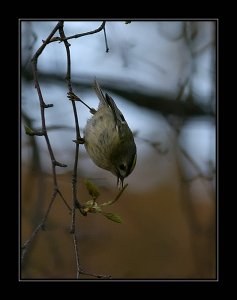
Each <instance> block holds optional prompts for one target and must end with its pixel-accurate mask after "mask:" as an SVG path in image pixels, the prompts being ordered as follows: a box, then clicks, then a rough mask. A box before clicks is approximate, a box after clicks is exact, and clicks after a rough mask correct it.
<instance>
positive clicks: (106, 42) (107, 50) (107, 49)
mask: <svg viewBox="0 0 237 300" xmlns="http://www.w3.org/2000/svg"><path fill="white" fill-rule="evenodd" d="M103 30H104V37H105V47H106V50H105V52H107V53H108V52H109V46H108V41H107V36H106V30H105V26H104V28H103Z"/></svg>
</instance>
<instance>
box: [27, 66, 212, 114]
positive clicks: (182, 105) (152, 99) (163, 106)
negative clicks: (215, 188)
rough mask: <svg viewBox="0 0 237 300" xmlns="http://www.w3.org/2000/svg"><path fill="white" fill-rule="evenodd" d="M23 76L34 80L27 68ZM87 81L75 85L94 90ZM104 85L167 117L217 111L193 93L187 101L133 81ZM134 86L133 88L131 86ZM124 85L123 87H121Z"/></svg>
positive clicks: (57, 78) (44, 76)
mask: <svg viewBox="0 0 237 300" xmlns="http://www.w3.org/2000/svg"><path fill="white" fill-rule="evenodd" d="M22 76H23V77H24V79H26V80H27V81H31V80H32V74H31V73H30V72H29V71H27V70H25V71H23V72H22ZM39 78H40V80H42V82H45V83H49V82H52V83H54V84H60V85H61V84H63V79H62V76H61V75H57V74H54V73H51V74H50V73H45V72H41V73H40V74H39ZM84 78H85V81H84V82H80V81H78V80H77V81H73V80H72V84H73V86H74V87H77V88H78V87H80V89H81V90H82V89H83V88H84V89H85V90H90V91H91V90H92V86H91V77H87V78H86V76H84ZM118 84H119V87H118ZM103 86H104V88H105V89H107V91H110V92H112V93H115V94H116V95H118V96H121V97H124V98H125V99H127V100H128V101H130V102H132V103H134V104H136V105H138V106H141V107H145V108H148V109H150V110H152V111H157V112H159V113H161V114H162V115H163V116H165V117H167V116H169V115H175V116H180V117H184V118H192V117H196V116H210V117H215V113H214V112H213V111H212V110H211V109H210V105H207V104H204V101H198V102H197V101H196V100H195V98H194V97H193V95H188V96H187V97H186V98H185V101H175V97H168V96H166V95H160V94H157V95H149V94H145V93H143V92H141V91H140V89H139V90H138V89H137V88H136V86H135V85H134V84H133V83H130V82H127V81H124V82H122V81H120V82H118V81H112V80H108V79H104V80H103ZM132 86H133V88H131V87H132ZM121 87H123V88H121ZM208 102H209V101H208Z"/></svg>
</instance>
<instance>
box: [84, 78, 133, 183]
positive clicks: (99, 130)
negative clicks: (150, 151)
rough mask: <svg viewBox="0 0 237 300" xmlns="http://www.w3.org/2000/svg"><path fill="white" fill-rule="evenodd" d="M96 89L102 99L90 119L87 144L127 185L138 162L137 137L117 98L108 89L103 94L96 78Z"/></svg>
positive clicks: (95, 159) (96, 159) (94, 156)
mask: <svg viewBox="0 0 237 300" xmlns="http://www.w3.org/2000/svg"><path fill="white" fill-rule="evenodd" d="M94 89H95V92H96V94H97V96H98V98H99V100H100V103H99V106H98V109H97V111H95V110H94V111H93V116H92V117H91V118H90V119H89V120H88V121H87V124H86V127H85V133H84V140H85V148H86V150H87V153H88V154H89V156H90V158H91V159H92V161H93V162H94V163H95V164H96V165H97V166H98V167H100V168H102V169H105V170H108V171H110V172H112V173H113V174H114V175H115V176H116V177H117V185H118V186H119V187H123V180H124V178H125V177H127V176H128V175H129V174H131V172H132V171H133V169H134V167H135V165H136V157H137V154H136V152H137V151H136V144H135V142H134V137H133V134H132V131H131V130H130V128H129V127H128V124H127V122H126V120H125V118H124V116H123V114H122V113H121V111H120V110H119V109H118V107H117V106H116V104H115V102H114V100H113V99H112V97H111V96H109V95H108V94H107V93H105V95H104V94H103V92H102V90H101V88H100V86H99V83H98V82H97V80H96V79H95V81H94Z"/></svg>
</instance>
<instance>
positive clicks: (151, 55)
mask: <svg viewBox="0 0 237 300" xmlns="http://www.w3.org/2000/svg"><path fill="white" fill-rule="evenodd" d="M56 24H57V21H50V22H49V21H21V22H20V29H21V31H20V32H21V45H20V48H21V49H20V50H21V72H20V75H21V117H22V118H21V215H20V217H21V218H20V219H21V244H23V243H24V242H25V241H26V240H27V239H28V238H29V236H30V234H31V233H32V231H33V230H34V229H35V227H36V226H37V225H38V224H39V222H40V220H41V219H42V217H43V215H44V213H45V211H46V209H47V207H48V205H49V202H50V198H51V194H52V191H53V179H52V174H51V170H52V168H51V161H50V157H49V154H48V150H47V147H46V143H45V140H44V138H43V137H39V136H33V137H31V136H28V135H26V134H25V131H24V126H25V125H26V126H28V127H30V128H32V129H34V130H40V129H41V117H40V106H39V100H38V95H37V91H36V89H35V88H34V80H33V74H32V68H31V62H30V60H31V58H32V56H33V55H34V53H35V52H36V50H37V49H38V48H39V47H40V46H41V44H42V40H45V39H46V38H47V36H48V35H49V33H50V32H51V31H52V30H53V28H54V27H55V26H56ZM100 25H101V22H96V21H76V22H72V21H65V23H64V30H65V34H66V36H70V35H74V34H77V33H83V32H87V31H90V30H95V29H96V28H98V27H99V26H100ZM106 33H107V41H108V47H109V52H108V53H106V47H105V39H104V34H103V31H101V32H98V33H96V34H93V35H89V36H84V37H81V38H79V39H71V40H69V42H70V44H71V47H70V50H71V59H72V84H73V91H74V93H75V94H76V95H78V96H79V97H80V98H81V99H83V100H84V101H85V102H86V103H87V104H88V105H89V106H91V107H94V108H97V106H98V99H97V98H96V96H95V92H94V91H93V88H92V83H93V80H94V78H95V77H96V78H97V80H98V81H99V83H100V85H101V86H102V88H103V90H104V91H106V92H108V93H109V94H110V95H111V96H112V97H113V98H114V99H115V102H116V104H117V106H118V107H119V109H120V110H121V111H122V112H123V114H124V117H125V119H126V120H127V122H128V124H129V126H130V128H131V130H132V131H133V132H134V136H135V142H136V145H137V151H138V159H137V165H136V167H135V169H134V171H133V173H132V174H131V175H130V176H129V177H128V178H126V179H125V183H128V188H127V189H126V190H125V192H124V193H123V195H122V196H121V198H120V199H119V201H117V202H116V203H115V204H114V205H112V206H110V207H109V208H108V211H109V212H113V213H116V214H118V215H120V216H121V218H122V220H123V222H122V223H121V224H117V223H114V222H112V221H110V220H108V219H106V218H104V217H103V216H102V215H100V214H89V215H88V216H87V217H83V216H82V215H81V214H80V213H79V211H77V220H76V229H77V234H78V239H79V252H80V261H81V265H82V266H83V268H84V269H86V270H87V271H88V272H92V273H97V274H109V275H111V276H112V278H115V279H116V278H122V279H215V278H216V275H217V274H216V269H217V266H216V253H217V249H216V229H217V228H216V208H217V207H216V194H215V191H216V185H215V184H216V22H215V21H152V22H141V21H132V22H131V23H129V24H126V22H125V21H111V22H106ZM55 36H59V34H58V32H57V33H56V34H55ZM38 75H39V83H40V86H41V89H42V94H43V98H44V101H45V102H46V103H47V104H48V103H52V104H53V105H54V106H53V107H52V108H48V109H47V110H46V124H47V128H48V134H49V138H50V142H51V145H52V148H53V151H54V154H55V157H56V159H57V160H58V161H59V162H61V163H64V164H66V165H67V167H66V168H57V174H58V175H57V178H58V183H59V188H60V191H61V192H62V193H63V195H64V197H65V199H66V200H67V201H68V203H70V205H71V201H72V200H71V199H72V187H71V176H72V168H73V163H74V156H75V143H73V141H72V140H74V139H75V138H76V134H75V124H74V115H73V111H72V106H71V102H70V101H68V98H67V92H68V90H67V84H66V81H65V76H66V52H65V47H64V44H63V43H59V42H54V43H51V44H49V45H47V46H46V48H45V50H44V51H43V53H42V54H41V55H40V57H39V60H38ZM76 104H77V109H78V118H79V124H80V130H81V134H82V136H83V128H84V126H85V124H86V121H87V119H88V118H89V117H90V112H89V111H88V109H87V108H86V107H85V106H83V104H81V103H80V102H77V103H76ZM78 173H79V178H78V198H79V199H80V201H81V202H82V203H83V202H86V201H88V200H89V199H90V196H89V195H88V191H87V190H86V188H85V186H84V183H83V180H84V179H85V178H88V179H90V180H91V181H92V182H93V183H94V184H96V185H97V186H98V187H99V189H100V193H101V195H100V197H99V198H98V202H100V203H103V202H106V201H109V200H111V199H113V198H115V197H116V195H117V193H118V190H117V187H116V178H115V177H114V176H113V175H112V174H110V173H109V172H107V171H105V170H102V169H100V168H98V167H97V166H95V165H94V164H93V163H92V161H91V160H90V158H89V157H88V155H87V153H86V151H85V149H84V146H83V145H82V146H80V154H79V165H78ZM70 223H71V216H70V214H69V212H68V210H67V208H66V207H65V205H64V204H63V203H62V201H61V199H60V198H57V199H56V200H55V203H54V205H53V207H52V210H51V213H50V215H49V218H48V221H47V223H46V230H45V231H41V232H40V233H39V234H38V236H37V238H36V239H35V241H34V243H33V244H32V247H31V248H30V251H29V253H28V254H27V256H26V259H25V262H24V265H23V267H22V268H21V278H22V279H26V278H27V279H74V278H75V277H76V263H75V253H74V247H73V242H72V236H71V234H70V233H69V230H70ZM81 278H91V277H89V276H85V275H84V276H81Z"/></svg>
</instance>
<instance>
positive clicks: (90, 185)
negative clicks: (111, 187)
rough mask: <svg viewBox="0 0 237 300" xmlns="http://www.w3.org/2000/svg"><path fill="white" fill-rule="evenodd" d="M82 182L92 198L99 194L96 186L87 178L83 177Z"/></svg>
mask: <svg viewBox="0 0 237 300" xmlns="http://www.w3.org/2000/svg"><path fill="white" fill-rule="evenodd" d="M84 183H85V186H86V188H87V190H88V192H89V194H90V195H91V197H92V199H94V200H95V199H97V198H98V197H99V195H100V192H99V189H98V187H97V186H96V185H95V184H94V183H93V182H91V181H90V180H88V179H85V180H84Z"/></svg>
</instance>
